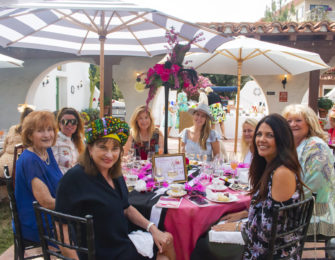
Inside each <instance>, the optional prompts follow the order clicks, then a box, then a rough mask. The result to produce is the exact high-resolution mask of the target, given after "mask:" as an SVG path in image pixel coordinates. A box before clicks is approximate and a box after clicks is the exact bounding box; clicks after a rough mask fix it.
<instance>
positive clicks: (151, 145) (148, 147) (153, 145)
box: [133, 128, 159, 160]
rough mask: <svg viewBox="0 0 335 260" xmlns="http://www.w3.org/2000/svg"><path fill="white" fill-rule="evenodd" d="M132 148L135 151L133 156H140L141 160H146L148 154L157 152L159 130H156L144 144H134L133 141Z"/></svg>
mask: <svg viewBox="0 0 335 260" xmlns="http://www.w3.org/2000/svg"><path fill="white" fill-rule="evenodd" d="M133 147H134V149H135V155H136V156H140V157H141V160H147V158H148V153H149V152H154V153H158V151H159V130H158V129H157V128H156V129H155V131H154V133H153V135H152V137H151V139H150V141H146V142H135V140H134V139H133Z"/></svg>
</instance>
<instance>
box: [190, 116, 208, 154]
mask: <svg viewBox="0 0 335 260" xmlns="http://www.w3.org/2000/svg"><path fill="white" fill-rule="evenodd" d="M198 111H200V112H201V113H204V112H202V111H201V110H196V111H194V112H193V115H194V114H195V113H196V112H198ZM204 114H205V115H206V121H205V124H204V125H203V126H202V128H201V131H200V136H199V145H200V147H201V149H203V150H206V149H207V146H206V141H207V139H208V137H209V134H210V132H211V129H212V127H211V126H212V120H211V119H210V118H209V116H208V115H207V114H206V113H204Z"/></svg>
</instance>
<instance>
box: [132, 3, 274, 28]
mask: <svg viewBox="0 0 335 260" xmlns="http://www.w3.org/2000/svg"><path fill="white" fill-rule="evenodd" d="M133 2H138V3H140V4H143V5H145V6H146V7H150V8H153V9H157V10H159V11H162V12H164V13H167V14H170V15H173V16H175V17H177V18H180V19H184V20H186V21H189V22H237V23H239V22H256V21H258V20H260V18H262V17H264V12H265V8H266V5H267V6H270V4H271V0H133Z"/></svg>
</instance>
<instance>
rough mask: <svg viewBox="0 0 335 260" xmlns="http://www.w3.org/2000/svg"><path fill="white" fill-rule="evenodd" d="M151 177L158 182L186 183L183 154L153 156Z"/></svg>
mask: <svg viewBox="0 0 335 260" xmlns="http://www.w3.org/2000/svg"><path fill="white" fill-rule="evenodd" d="M152 177H153V178H154V179H156V180H157V181H158V182H164V181H167V182H171V183H172V182H173V183H184V182H187V167H186V160H185V154H184V153H175V154H161V155H158V154H157V155H154V156H153V158H152Z"/></svg>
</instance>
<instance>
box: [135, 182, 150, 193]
mask: <svg viewBox="0 0 335 260" xmlns="http://www.w3.org/2000/svg"><path fill="white" fill-rule="evenodd" d="M134 189H135V190H136V191H138V192H141V191H146V190H147V184H146V182H145V181H144V180H138V181H137V182H136V184H135V187H134Z"/></svg>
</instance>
